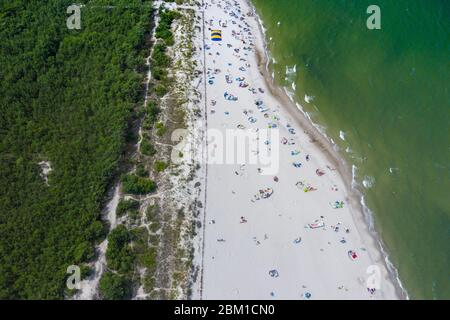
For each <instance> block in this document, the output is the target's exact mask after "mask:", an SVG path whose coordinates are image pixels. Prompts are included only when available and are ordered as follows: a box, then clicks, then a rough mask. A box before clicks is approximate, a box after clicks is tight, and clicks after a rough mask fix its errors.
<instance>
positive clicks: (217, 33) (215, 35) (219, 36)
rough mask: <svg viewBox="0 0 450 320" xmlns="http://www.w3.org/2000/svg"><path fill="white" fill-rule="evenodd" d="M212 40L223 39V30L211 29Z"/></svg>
mask: <svg viewBox="0 0 450 320" xmlns="http://www.w3.org/2000/svg"><path fill="white" fill-rule="evenodd" d="M211 40H212V41H222V31H221V30H211Z"/></svg>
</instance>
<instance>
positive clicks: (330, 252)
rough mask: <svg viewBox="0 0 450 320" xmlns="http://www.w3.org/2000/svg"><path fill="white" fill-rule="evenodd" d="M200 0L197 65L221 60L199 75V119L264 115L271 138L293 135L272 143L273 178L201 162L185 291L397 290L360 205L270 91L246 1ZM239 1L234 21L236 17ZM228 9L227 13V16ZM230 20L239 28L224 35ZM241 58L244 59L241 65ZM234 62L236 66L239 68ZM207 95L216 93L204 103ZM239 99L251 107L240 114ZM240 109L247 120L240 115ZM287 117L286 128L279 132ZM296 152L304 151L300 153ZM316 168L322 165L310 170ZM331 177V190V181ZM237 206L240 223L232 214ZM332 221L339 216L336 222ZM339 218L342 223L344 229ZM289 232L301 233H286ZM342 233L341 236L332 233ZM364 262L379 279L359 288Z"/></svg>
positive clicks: (274, 294) (213, 124) (277, 295)
mask: <svg viewBox="0 0 450 320" xmlns="http://www.w3.org/2000/svg"><path fill="white" fill-rule="evenodd" d="M204 2H205V4H206V8H205V7H203V8H202V9H204V10H205V12H204V16H205V28H206V29H205V43H206V44H207V45H208V46H209V47H210V49H209V50H206V68H207V70H208V69H210V73H211V72H212V71H213V70H214V69H216V68H217V69H220V70H221V72H220V73H218V74H216V75H215V78H214V84H212V85H210V84H207V85H206V88H207V89H206V99H207V110H206V113H207V127H208V129H218V130H221V131H222V132H224V131H225V130H226V129H236V127H237V125H238V124H242V125H244V126H245V128H267V126H268V123H269V122H274V123H277V125H278V128H279V129H280V139H281V138H282V137H286V138H288V139H290V138H293V139H294V140H293V141H295V145H283V144H279V150H280V158H279V161H280V168H279V171H278V173H277V174H276V176H277V177H278V178H279V181H278V182H275V181H274V179H273V176H271V175H262V174H260V173H258V170H257V168H258V166H257V165H246V166H245V168H241V166H240V165H239V164H235V165H220V164H208V168H207V185H206V192H207V196H206V207H205V208H206V209H205V212H206V216H205V228H206V229H205V241H204V248H203V250H204V252H203V272H202V276H201V277H200V281H201V285H200V287H201V288H200V289H199V292H195V293H194V298H203V299H306V294H307V293H309V294H310V295H311V296H310V299H370V298H373V299H396V298H398V296H397V294H396V289H395V286H394V284H393V282H392V281H391V280H390V277H389V274H388V272H387V270H386V267H385V263H384V261H383V257H382V255H381V253H380V251H379V250H378V245H377V243H376V241H374V239H373V238H372V236H371V235H370V234H369V232H368V230H367V226H366V224H365V222H364V218H363V214H362V212H360V211H361V210H360V208H359V207H355V208H352V206H351V204H350V202H351V201H350V199H349V197H350V196H349V193H348V190H346V184H345V183H344V180H343V178H342V177H341V175H340V174H339V171H337V170H331V169H332V167H333V166H332V165H331V163H330V161H329V160H328V157H327V156H326V155H325V154H324V153H323V152H322V150H321V149H320V148H319V147H318V145H317V144H316V143H313V142H311V140H310V138H309V137H308V136H307V135H306V134H305V133H304V132H303V131H304V130H303V129H302V128H301V127H300V125H299V124H298V123H299V122H298V121H296V119H297V118H294V117H295V115H294V117H293V114H292V112H289V111H287V107H286V106H285V105H283V104H282V102H280V101H281V100H280V101H279V100H277V99H276V98H275V97H274V96H272V95H270V93H269V88H268V87H267V86H266V82H265V80H264V77H263V76H262V74H261V72H260V71H259V69H258V65H257V57H256V54H255V52H256V50H255V49H258V50H259V51H260V52H263V50H264V47H263V45H264V44H263V38H262V37H263V36H262V34H261V33H260V31H259V28H258V22H257V18H256V17H249V16H247V15H246V14H247V13H248V12H250V11H251V8H250V7H249V5H248V4H247V3H246V2H245V1H238V2H237V4H238V5H237V4H236V3H235V2H234V0H232V1H230V4H233V6H232V7H229V6H227V5H226V3H227V1H219V0H205V1H204ZM217 4H221V7H218V6H217ZM239 8H240V10H241V12H242V14H243V16H244V17H245V20H244V21H241V20H240V19H239V17H241V14H239V12H238V9H239ZM225 9H226V11H227V13H226V12H225ZM231 11H232V12H234V13H236V14H237V18H234V17H231V16H230V12H231ZM210 20H212V25H209V21H210ZM219 20H220V21H221V22H222V23H224V22H226V25H227V27H223V26H219ZM233 20H234V21H236V24H233V23H232V21H233ZM245 22H247V23H248V24H249V26H248V28H249V29H250V31H251V33H252V34H251V35H249V33H248V32H244V30H243V28H245V27H247V26H246V25H245ZM208 28H211V29H221V30H222V39H223V41H222V42H213V41H211V39H210V31H209V30H208ZM233 30H234V31H235V32H238V33H239V32H240V33H241V34H240V35H238V36H237V37H233V36H232V31H233ZM242 39H243V40H244V41H246V44H243V42H242ZM249 40H252V41H253V43H254V44H255V46H251V48H252V51H246V50H243V48H244V47H248V46H249ZM227 44H231V45H232V47H231V48H229V47H227ZM236 48H238V49H240V50H239V53H236V52H235V51H234V49H236ZM216 52H219V54H220V55H216ZM210 53H211V55H210ZM246 54H247V55H246ZM241 58H244V59H246V61H241V60H240V59H241ZM228 63H231V64H232V65H231V66H229V65H228ZM246 63H249V64H250V67H248V66H247V67H245V64H246ZM242 66H244V67H245V71H240V70H239V68H240V67H242ZM225 74H229V75H230V78H231V79H232V80H233V83H231V84H229V83H227V82H226V80H225ZM236 77H245V82H247V83H248V84H249V87H248V88H240V87H239V82H238V81H236ZM206 81H208V76H207V79H206ZM252 87H253V88H255V89H258V88H262V89H263V90H264V93H260V92H258V93H257V94H254V93H252V92H250V91H249V90H248V89H249V88H252ZM224 91H228V92H229V93H231V94H233V95H235V96H237V97H238V101H227V100H225V99H224V96H223V94H224ZM212 99H214V100H216V101H217V104H216V105H215V106H214V107H213V106H211V100H212ZM257 99H261V100H262V101H263V102H264V105H265V106H267V107H268V108H270V110H269V111H268V112H267V113H268V115H269V117H270V118H272V116H273V115H277V116H278V117H279V118H280V119H279V120H278V121H274V120H272V119H270V118H269V119H267V118H265V117H264V116H263V113H261V112H260V111H258V109H257V107H256V105H255V100H257ZM211 109H214V110H215V113H211ZM244 109H247V110H252V111H253V113H252V114H249V115H245V114H244V113H243V110H244ZM225 111H228V112H229V115H226V114H225ZM249 116H253V117H255V118H256V119H257V121H256V122H255V123H253V124H252V123H250V122H249V121H248V117H249ZM288 123H289V124H290V125H291V126H292V127H293V128H294V129H295V132H296V133H295V134H291V133H289V132H288V130H287V128H286V124H288ZM275 143H279V141H271V144H272V146H273V145H274V144H275ZM293 150H299V151H300V154H299V155H295V156H293V155H291V151H293ZM306 155H310V160H309V161H306V159H305V157H306ZM294 161H298V162H300V163H301V164H302V166H301V168H296V167H294V166H293V165H292V163H293V162H294ZM330 168H331V169H330ZM316 169H321V170H322V171H323V172H324V173H325V174H324V175H323V176H318V175H317V174H316ZM236 171H237V172H238V175H236V173H235V172H236ZM298 181H304V182H306V183H309V184H310V185H311V186H313V187H315V188H317V190H316V191H310V192H306V193H305V192H304V191H303V190H302V189H299V188H298V187H297V186H296V183H297V182H298ZM334 186H336V187H337V189H338V190H337V191H336V190H333V187H334ZM266 187H270V188H273V190H274V193H273V195H272V196H271V197H269V198H268V199H260V200H255V201H254V202H252V201H251V200H252V199H254V198H253V196H254V195H255V194H256V193H257V192H258V190H259V189H263V188H266ZM336 200H338V201H344V207H343V208H340V209H333V208H332V206H331V205H330V203H334V202H335V201H336ZM242 216H243V217H245V219H246V220H247V222H246V223H240V221H241V217H242ZM321 216H322V217H323V218H321ZM316 219H319V220H323V221H324V223H325V227H324V228H318V229H310V228H309V227H308V226H307V224H308V223H311V222H313V221H315V220H316ZM213 221H214V223H213ZM332 226H339V231H338V232H336V231H335V230H334V229H333V228H332ZM347 228H348V229H349V230H350V232H349V233H346V232H345V229H347ZM299 237H301V242H300V243H297V244H296V243H294V240H295V239H296V238H299ZM343 238H344V239H345V241H346V242H345V243H341V242H340V241H341V239H343ZM218 239H223V240H225V241H224V242H219V241H218ZM349 250H355V251H356V252H357V254H358V258H357V259H356V260H351V259H350V258H349V256H348V251H349ZM200 254H201V252H200ZM373 265H375V266H378V268H379V270H380V272H381V279H380V288H379V289H378V290H376V291H375V293H374V294H373V295H371V294H370V293H369V292H368V290H367V287H368V284H367V279H368V278H369V277H370V274H369V273H367V268H368V267H369V266H373ZM270 270H277V272H278V274H279V276H278V277H271V276H270V275H269V271H270ZM369 286H370V285H369ZM309 294H308V295H307V296H309Z"/></svg>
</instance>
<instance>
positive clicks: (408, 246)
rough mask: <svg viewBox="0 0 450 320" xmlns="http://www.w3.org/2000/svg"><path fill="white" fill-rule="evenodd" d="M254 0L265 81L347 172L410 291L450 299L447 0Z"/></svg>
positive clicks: (449, 35)
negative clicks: (315, 128)
mask: <svg viewBox="0 0 450 320" xmlns="http://www.w3.org/2000/svg"><path fill="white" fill-rule="evenodd" d="M252 2H253V4H254V5H255V6H256V9H257V13H258V14H259V16H260V17H261V19H262V21H263V24H264V27H265V28H266V32H267V34H266V37H267V39H268V49H269V51H270V53H271V55H272V56H273V59H272V60H271V64H270V66H269V67H270V69H271V73H272V72H273V75H274V78H275V82H276V83H277V84H279V85H281V86H283V87H285V88H286V90H288V91H289V92H291V93H293V94H294V97H295V99H296V102H297V103H298V105H301V106H302V108H303V109H304V111H305V112H307V113H308V115H311V118H312V121H314V122H315V123H317V124H318V125H320V127H321V128H322V129H323V130H324V131H325V133H326V135H327V136H328V137H329V138H330V139H332V141H334V142H335V143H336V144H337V146H338V147H339V149H340V150H341V152H340V153H341V155H342V156H343V157H345V159H346V160H347V161H348V163H349V165H350V166H351V167H352V168H353V170H352V171H353V172H354V173H355V177H354V182H353V184H354V185H355V186H357V187H360V189H361V191H362V192H363V194H364V199H362V200H363V203H364V204H365V205H367V207H368V209H370V212H372V213H373V218H374V223H375V228H376V230H377V231H378V232H379V234H380V235H381V238H382V240H383V242H384V244H385V248H386V249H387V252H388V254H389V259H390V260H391V261H392V262H393V264H394V265H395V267H396V268H397V269H398V271H399V275H400V279H401V281H402V283H403V284H404V285H405V287H406V289H407V291H408V294H409V296H410V297H411V298H427V299H432V298H434V299H444V298H445V299H449V298H450V281H449V270H450V265H449V255H450V245H449V240H450V237H449V236H450V92H449V86H450V1H447V0H441V1H439V0H396V1H392V0H377V1H372V0H371V1H366V0H358V1H350V0H345V1H344V0H314V1H313V0H253V1H252ZM372 4H376V5H378V7H379V8H380V21H381V29H379V30H369V29H368V28H367V24H366V21H367V19H368V18H369V16H370V14H368V13H367V8H368V7H369V6H370V5H372ZM269 39H270V40H269Z"/></svg>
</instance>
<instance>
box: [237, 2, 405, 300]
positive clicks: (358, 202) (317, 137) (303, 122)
mask: <svg viewBox="0 0 450 320" xmlns="http://www.w3.org/2000/svg"><path fill="white" fill-rule="evenodd" d="M244 1H245V2H246V3H247V5H248V6H249V7H250V8H251V10H252V13H253V14H254V16H255V18H256V21H257V22H258V32H259V36H260V37H261V39H262V42H263V48H262V49H261V48H256V57H257V63H258V69H259V71H260V73H261V75H262V77H263V78H264V81H265V84H266V85H267V87H268V88H269V89H270V93H271V94H272V95H273V96H274V98H275V99H277V100H278V101H279V102H280V105H281V106H282V107H284V109H285V110H286V111H287V112H288V113H289V114H290V115H291V116H292V117H293V118H294V119H295V121H297V123H298V125H299V126H300V127H301V128H302V129H304V130H305V133H306V134H307V135H308V136H309V137H310V139H311V140H312V141H314V142H315V143H317V144H318V147H319V149H320V150H321V152H322V154H323V155H324V156H325V157H326V158H327V160H328V161H329V162H330V163H331V164H332V165H333V167H334V168H336V169H337V171H338V173H339V175H340V176H341V177H342V180H343V181H344V183H345V189H346V191H347V193H348V195H349V199H350V200H351V201H349V202H350V206H351V207H352V209H353V210H351V214H352V216H353V218H354V219H355V221H356V222H358V223H357V224H356V225H357V227H358V229H359V232H360V233H361V234H363V236H364V238H365V239H366V240H369V241H368V244H369V245H370V246H372V247H373V249H375V250H376V251H377V252H376V254H377V256H378V255H379V257H372V258H374V261H379V259H380V258H382V260H383V264H384V267H385V268H386V269H387V271H388V275H389V277H390V280H391V282H392V283H393V285H394V287H395V290H396V295H397V297H398V298H399V299H406V300H408V299H409V295H408V292H407V290H406V288H405V287H404V286H403V284H402V282H401V279H400V278H399V274H398V270H397V268H396V267H395V266H394V265H393V264H392V262H391V261H390V259H389V253H388V252H387V250H386V249H385V245H384V243H383V240H382V238H381V236H380V234H379V233H378V231H377V227H376V226H375V225H374V221H373V219H374V217H373V212H371V210H370V209H369V208H368V207H367V206H366V205H365V203H364V199H365V198H364V197H365V195H364V193H363V192H362V191H361V190H360V189H359V188H357V187H356V186H354V181H353V178H354V172H353V168H352V166H351V165H349V164H348V163H347V161H346V160H345V159H344V157H342V156H341V155H340V154H339V151H338V150H336V147H337V145H336V144H334V143H333V142H332V141H330V138H329V137H328V136H327V135H326V134H325V133H323V132H321V131H320V130H319V129H318V128H317V126H316V124H315V123H314V122H313V121H312V119H310V118H308V117H307V116H306V114H305V111H304V109H303V106H302V105H301V104H300V103H299V102H297V101H295V100H296V99H295V97H294V94H292V96H290V95H289V93H288V91H287V90H288V89H287V88H286V87H282V86H280V85H278V84H276V83H275V79H274V78H273V76H272V75H271V74H270V65H271V62H270V57H271V55H270V51H269V49H268V46H267V37H266V33H265V28H264V25H263V21H262V19H261V17H260V16H259V14H258V13H257V10H256V7H255V6H254V5H253V3H252V1H251V0H244ZM361 220H362V221H361ZM372 251H374V250H372Z"/></svg>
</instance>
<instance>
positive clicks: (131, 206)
mask: <svg viewBox="0 0 450 320" xmlns="http://www.w3.org/2000/svg"><path fill="white" fill-rule="evenodd" d="M138 209H139V202H138V201H136V200H133V199H130V200H120V202H119V204H118V205H117V210H116V213H117V216H119V217H121V216H123V215H124V214H126V213H127V212H128V211H130V210H132V211H136V210H138Z"/></svg>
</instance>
